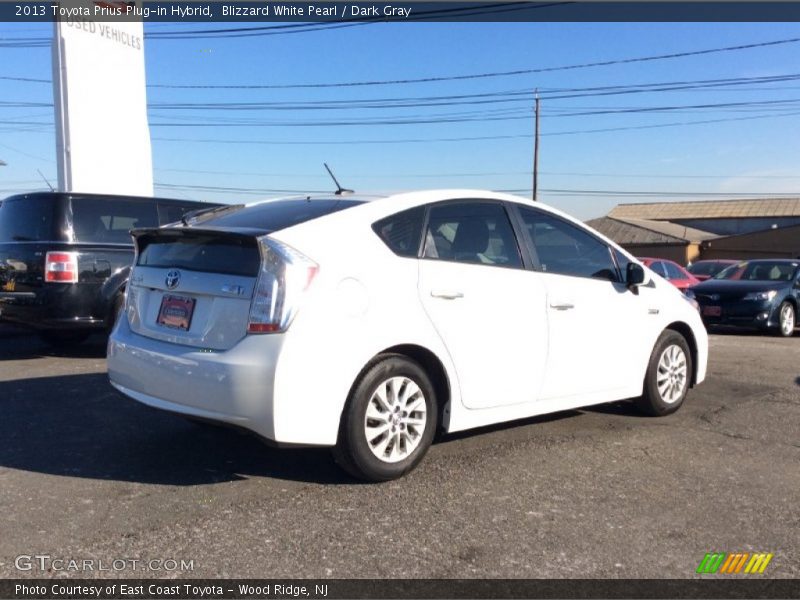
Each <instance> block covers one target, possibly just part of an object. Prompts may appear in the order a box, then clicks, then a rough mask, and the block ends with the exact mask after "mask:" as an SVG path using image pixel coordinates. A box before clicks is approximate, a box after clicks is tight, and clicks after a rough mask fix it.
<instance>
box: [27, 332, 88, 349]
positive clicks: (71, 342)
mask: <svg viewBox="0 0 800 600" xmlns="http://www.w3.org/2000/svg"><path fill="white" fill-rule="evenodd" d="M91 334H92V332H91V331H80V330H79V331H58V330H54V331H41V332H39V337H40V338H41V339H42V341H43V342H44V343H45V344H48V345H50V346H53V347H54V348H59V349H64V348H69V347H72V346H77V345H78V344H82V343H83V342H85V341H86V340H87V339H89V336H90V335H91Z"/></svg>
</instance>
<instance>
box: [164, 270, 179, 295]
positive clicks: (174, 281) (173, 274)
mask: <svg viewBox="0 0 800 600" xmlns="http://www.w3.org/2000/svg"><path fill="white" fill-rule="evenodd" d="M180 282H181V272H180V271H178V270H177V269H173V270H172V271H170V272H169V273H167V278H166V279H165V280H164V283H166V284H167V289H168V290H174V289H175V288H176V287H178V284H179V283H180Z"/></svg>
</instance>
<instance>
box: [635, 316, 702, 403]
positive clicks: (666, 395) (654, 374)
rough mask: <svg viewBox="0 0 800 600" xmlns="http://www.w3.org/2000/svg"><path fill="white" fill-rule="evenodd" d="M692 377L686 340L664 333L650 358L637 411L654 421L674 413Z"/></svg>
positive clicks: (667, 331)
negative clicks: (655, 418)
mask: <svg viewBox="0 0 800 600" xmlns="http://www.w3.org/2000/svg"><path fill="white" fill-rule="evenodd" d="M692 373H693V371H692V353H691V351H690V350H689V344H688V343H687V342H686V338H684V337H683V336H682V335H681V334H680V333H678V332H677V331H673V330H671V329H668V330H666V331H665V332H664V333H662V334H661V337H659V338H658V341H657V342H656V345H655V347H654V348H653V353H652V354H651V355H650V362H649V363H648V365H647V374H646V375H645V378H644V393H643V394H642V396H641V397H640V398H638V399H637V400H636V404H637V405H638V407H639V409H640V410H642V412H644V413H646V414H648V415H652V416H654V417H661V416H664V415H668V414H671V413H674V412H675V411H676V410H678V409H679V408H680V407H681V405H682V404H683V401H684V400H685V398H686V394H687V393H688V392H689V386H690V384H691V378H692Z"/></svg>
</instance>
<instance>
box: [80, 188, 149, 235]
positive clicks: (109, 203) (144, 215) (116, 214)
mask: <svg viewBox="0 0 800 600" xmlns="http://www.w3.org/2000/svg"><path fill="white" fill-rule="evenodd" d="M137 227H158V207H157V205H156V202H155V201H153V202H136V201H131V200H120V199H116V198H114V199H111V198H73V199H72V229H73V233H74V234H75V241H77V242H95V243H105V244H131V245H132V244H133V240H131V235H130V230H131V229H135V228H137Z"/></svg>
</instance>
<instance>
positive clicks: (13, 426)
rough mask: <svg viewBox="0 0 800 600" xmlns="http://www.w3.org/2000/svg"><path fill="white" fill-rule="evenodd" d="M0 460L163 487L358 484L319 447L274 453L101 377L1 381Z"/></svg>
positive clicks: (243, 436)
mask: <svg viewBox="0 0 800 600" xmlns="http://www.w3.org/2000/svg"><path fill="white" fill-rule="evenodd" d="M0 414H2V415H3V417H2V419H0V440H2V443H0V466H3V467H7V468H10V469H19V470H25V471H32V472H37V473H46V474H50V475H64V476H69V477H85V478H90V479H101V480H102V479H104V480H117V481H131V482H138V483H150V484H163V485H178V486H189V485H202V484H210V483H220V482H226V481H235V480H240V479H244V478H246V477H247V476H258V477H274V478H278V479H286V480H292V481H306V482H316V483H347V484H353V483H356V481H355V480H353V479H351V478H350V477H349V476H347V475H345V474H344V473H343V472H342V471H341V470H340V469H339V468H338V467H337V466H336V465H335V463H334V462H333V459H332V458H331V455H330V453H329V452H328V451H327V450H325V449H291V450H289V449H282V450H279V449H275V448H270V447H269V446H267V445H265V444H264V443H262V442H261V441H260V440H258V439H257V438H255V437H253V436H250V435H246V434H243V433H241V432H239V431H235V430H230V429H225V428H221V427H213V426H210V425H203V424H196V423H191V422H189V421H186V420H185V419H183V418H181V417H178V416H176V415H172V414H169V413H164V412H161V411H156V410H153V409H150V408H148V407H145V406H143V405H140V404H138V403H136V402H134V401H133V400H129V399H127V398H125V397H123V396H122V395H120V394H118V393H117V392H116V391H115V390H114V389H113V388H112V387H111V386H110V384H109V383H108V379H107V376H106V374H105V373H93V374H80V375H65V376H58V377H45V378H38V379H17V380H14V381H3V382H0Z"/></svg>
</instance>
